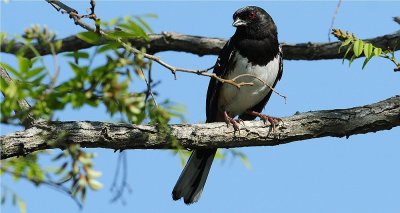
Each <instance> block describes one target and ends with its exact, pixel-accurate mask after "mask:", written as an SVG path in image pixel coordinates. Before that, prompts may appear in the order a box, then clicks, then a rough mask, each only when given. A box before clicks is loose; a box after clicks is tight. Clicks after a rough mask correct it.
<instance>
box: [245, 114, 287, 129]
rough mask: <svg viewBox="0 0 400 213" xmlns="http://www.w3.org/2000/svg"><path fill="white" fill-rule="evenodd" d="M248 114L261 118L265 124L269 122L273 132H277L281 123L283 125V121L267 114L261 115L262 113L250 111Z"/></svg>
mask: <svg viewBox="0 0 400 213" xmlns="http://www.w3.org/2000/svg"><path fill="white" fill-rule="evenodd" d="M247 113H248V114H250V115H253V116H257V117H259V118H260V119H261V120H263V121H264V124H265V123H266V122H267V121H268V122H269V123H270V124H271V126H272V129H273V130H275V127H276V126H277V125H278V124H279V122H282V123H283V121H282V119H280V118H277V117H272V116H269V115H265V114H261V113H259V112H256V111H248V112H247Z"/></svg>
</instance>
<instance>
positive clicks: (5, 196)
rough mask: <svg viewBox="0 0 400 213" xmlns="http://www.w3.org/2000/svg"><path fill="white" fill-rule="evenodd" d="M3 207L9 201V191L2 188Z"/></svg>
mask: <svg viewBox="0 0 400 213" xmlns="http://www.w3.org/2000/svg"><path fill="white" fill-rule="evenodd" d="M1 194H2V195H1V205H4V203H5V202H6V199H7V191H6V190H5V189H4V188H2V192H1Z"/></svg>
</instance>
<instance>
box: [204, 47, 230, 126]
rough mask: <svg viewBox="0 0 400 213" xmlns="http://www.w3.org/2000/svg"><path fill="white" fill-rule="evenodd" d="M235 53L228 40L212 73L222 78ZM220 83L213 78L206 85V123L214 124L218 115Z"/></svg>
mask: <svg viewBox="0 0 400 213" xmlns="http://www.w3.org/2000/svg"><path fill="white" fill-rule="evenodd" d="M234 53H235V48H234V47H233V42H231V40H228V42H226V44H225V46H224V47H223V48H222V50H221V52H220V53H219V56H218V59H217V62H216V63H215V67H214V71H213V73H215V74H216V75H217V76H219V77H222V78H224V76H226V73H227V70H228V69H229V68H230V67H231V65H232V64H233V61H232V56H233V55H234ZM221 86H222V83H221V82H220V81H218V80H216V79H214V78H211V80H210V83H209V84H208V90H207V99H206V115H207V120H206V122H207V123H210V122H216V121H217V120H216V119H217V113H218V99H219V98H218V96H219V90H220V89H221Z"/></svg>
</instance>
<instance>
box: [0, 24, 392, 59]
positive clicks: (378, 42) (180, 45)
mask: <svg viewBox="0 0 400 213" xmlns="http://www.w3.org/2000/svg"><path fill="white" fill-rule="evenodd" d="M61 40H62V44H63V45H62V47H61V49H60V50H58V53H61V52H71V51H77V50H81V49H86V48H89V47H92V46H94V44H89V43H86V42H84V41H83V40H81V39H79V38H78V37H76V36H69V37H66V38H64V39H61ZM399 40H400V31H397V32H395V33H392V34H387V35H384V36H378V37H375V38H371V39H365V41H367V42H369V43H372V44H374V45H375V46H377V47H381V48H382V49H384V50H386V49H388V48H389V49H392V50H393V49H395V50H398V49H399V48H400V45H396V42H398V41H399ZM225 42H226V40H224V39H221V38H209V37H201V36H192V35H184V34H179V33H174V32H164V33H162V34H152V35H149V41H148V42H146V41H145V40H143V39H132V40H131V44H132V45H133V46H134V47H136V48H138V49H140V48H141V47H146V48H147V51H148V52H149V53H151V54H154V53H157V52H164V51H177V52H187V53H193V54H196V55H200V56H202V55H217V54H218V53H219V51H220V50H221V48H222V47H223V45H224V44H225ZM9 43H10V42H9V41H7V40H5V41H4V42H3V43H2V44H1V52H4V53H11V54H15V53H17V52H18V50H19V49H20V48H22V47H23V46H24V44H23V43H20V42H16V43H14V44H13V45H11V46H10V47H9V48H6V47H7V46H8V45H9ZM105 43H106V40H103V41H102V42H99V44H96V45H101V44H105ZM339 46H340V42H329V43H313V42H308V43H299V44H285V43H283V44H282V47H283V52H284V58H285V59H287V60H319V59H338V58H343V55H344V52H342V53H338V48H339ZM34 47H35V48H36V49H37V50H38V52H39V53H40V54H41V55H48V54H51V50H50V48H49V47H48V46H41V45H38V44H35V45H34ZM27 56H34V54H33V53H32V52H28V53H27Z"/></svg>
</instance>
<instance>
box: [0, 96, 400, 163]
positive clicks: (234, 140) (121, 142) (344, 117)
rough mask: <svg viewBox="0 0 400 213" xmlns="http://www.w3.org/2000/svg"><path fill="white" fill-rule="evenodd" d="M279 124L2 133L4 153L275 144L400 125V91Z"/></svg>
mask: <svg viewBox="0 0 400 213" xmlns="http://www.w3.org/2000/svg"><path fill="white" fill-rule="evenodd" d="M283 122H284V124H280V125H279V126H277V127H276V128H275V130H273V129H272V128H271V126H266V125H265V124H264V123H263V122H262V121H246V122H244V125H243V124H241V125H240V132H238V131H237V132H234V131H233V128H232V127H231V126H229V127H227V126H226V124H225V123H207V124H177V125H171V126H170V127H169V128H170V129H169V131H165V129H163V130H160V129H159V128H158V127H157V126H149V125H130V124H116V123H105V122H89V121H38V122H36V123H35V124H33V125H32V126H31V127H30V128H28V129H26V130H24V131H19V132H15V133H11V134H9V135H4V136H1V137H0V143H1V158H2V159H6V158H10V157H14V156H23V155H26V154H29V153H32V152H34V151H38V150H44V149H54V148H60V149H64V148H65V147H67V146H68V145H70V144H79V145H80V146H81V147H88V148H108V149H114V150H124V149H171V148H176V144H174V143H173V142H171V141H172V140H171V138H175V139H176V140H177V141H178V144H179V145H180V146H182V147H183V148H187V149H201V148H231V147H245V146H275V145H279V144H285V143H290V142H295V141H302V140H306V139H312V138H320V137H326V136H331V137H345V136H346V137H349V136H351V135H355V134H364V133H368V132H376V131H381V130H389V129H391V128H393V127H396V126H400V96H394V97H391V98H389V99H386V100H383V101H380V102H378V103H374V104H370V105H365V106H361V107H355V108H349V109H335V110H323V111H312V112H305V113H296V114H295V115H293V116H289V117H286V118H283Z"/></svg>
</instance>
